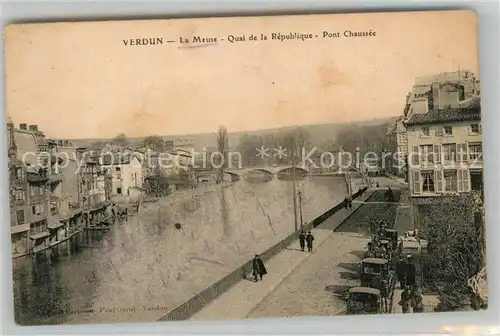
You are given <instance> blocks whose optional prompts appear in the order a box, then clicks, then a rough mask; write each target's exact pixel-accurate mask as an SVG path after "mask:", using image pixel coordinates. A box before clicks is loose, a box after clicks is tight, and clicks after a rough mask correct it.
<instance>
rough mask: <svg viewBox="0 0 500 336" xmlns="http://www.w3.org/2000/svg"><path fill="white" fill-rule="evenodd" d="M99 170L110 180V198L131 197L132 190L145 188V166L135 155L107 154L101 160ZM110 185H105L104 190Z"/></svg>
mask: <svg viewBox="0 0 500 336" xmlns="http://www.w3.org/2000/svg"><path fill="white" fill-rule="evenodd" d="M99 166H100V167H99V170H100V172H102V173H103V174H104V175H105V176H107V177H108V178H109V179H110V184H109V188H110V189H111V197H110V198H112V199H113V198H118V199H119V198H121V197H128V196H130V188H133V187H135V188H142V187H143V166H142V162H141V161H140V158H139V156H138V155H137V154H134V153H113V154H105V155H102V156H101V157H100V158H99ZM107 188H108V184H107V183H106V182H105V183H104V189H105V190H106V189H107Z"/></svg>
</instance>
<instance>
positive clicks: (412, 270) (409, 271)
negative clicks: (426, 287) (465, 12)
mask: <svg viewBox="0 0 500 336" xmlns="http://www.w3.org/2000/svg"><path fill="white" fill-rule="evenodd" d="M416 273H417V270H416V266H415V262H414V260H413V258H412V256H408V266H407V268H406V285H407V286H410V287H411V286H414V285H416Z"/></svg>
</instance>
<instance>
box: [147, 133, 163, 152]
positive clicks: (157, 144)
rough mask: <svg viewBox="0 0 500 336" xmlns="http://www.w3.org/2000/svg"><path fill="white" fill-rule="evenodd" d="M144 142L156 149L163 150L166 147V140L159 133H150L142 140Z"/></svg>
mask: <svg viewBox="0 0 500 336" xmlns="http://www.w3.org/2000/svg"><path fill="white" fill-rule="evenodd" d="M142 144H143V145H144V146H145V147H148V148H151V149H153V150H156V151H163V150H164V149H165V142H164V141H163V138H162V137H161V136H159V135H150V136H148V137H147V138H145V139H144V140H142Z"/></svg>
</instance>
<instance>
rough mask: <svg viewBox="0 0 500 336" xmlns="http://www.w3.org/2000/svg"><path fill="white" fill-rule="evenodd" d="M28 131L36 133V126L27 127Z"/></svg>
mask: <svg viewBox="0 0 500 336" xmlns="http://www.w3.org/2000/svg"><path fill="white" fill-rule="evenodd" d="M28 129H29V131H30V132H35V133H36V132H38V125H29V126H28Z"/></svg>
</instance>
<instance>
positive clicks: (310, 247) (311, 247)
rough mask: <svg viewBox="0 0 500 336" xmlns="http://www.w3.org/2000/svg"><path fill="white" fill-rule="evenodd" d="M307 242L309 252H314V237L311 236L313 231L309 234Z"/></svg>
mask: <svg viewBox="0 0 500 336" xmlns="http://www.w3.org/2000/svg"><path fill="white" fill-rule="evenodd" d="M306 241H307V250H308V251H309V252H312V251H313V241H314V236H313V235H312V234H311V231H309V232H308V233H307V236H306Z"/></svg>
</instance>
